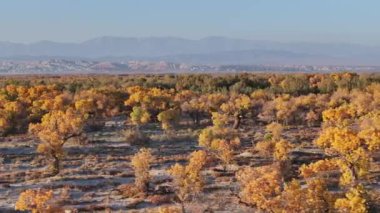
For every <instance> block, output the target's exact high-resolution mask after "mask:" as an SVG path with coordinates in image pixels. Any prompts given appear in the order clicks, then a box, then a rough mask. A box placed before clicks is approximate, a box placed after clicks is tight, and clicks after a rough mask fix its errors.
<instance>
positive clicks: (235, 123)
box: [233, 113, 241, 129]
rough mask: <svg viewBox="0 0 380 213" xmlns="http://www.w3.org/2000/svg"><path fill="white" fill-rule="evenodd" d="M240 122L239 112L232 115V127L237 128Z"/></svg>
mask: <svg viewBox="0 0 380 213" xmlns="http://www.w3.org/2000/svg"><path fill="white" fill-rule="evenodd" d="M240 123H241V114H240V113H237V114H236V115H235V117H234V125H233V128H234V129H238V128H239V126H240Z"/></svg>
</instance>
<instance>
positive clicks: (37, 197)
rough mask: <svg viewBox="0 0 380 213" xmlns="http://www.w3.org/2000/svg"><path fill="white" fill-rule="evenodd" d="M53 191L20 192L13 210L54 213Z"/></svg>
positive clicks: (29, 190) (30, 190)
mask: <svg viewBox="0 0 380 213" xmlns="http://www.w3.org/2000/svg"><path fill="white" fill-rule="evenodd" d="M52 199H53V191H51V190H32V189H28V190H26V191H24V192H22V193H21V194H20V196H19V198H18V200H17V202H16V204H15V210H18V211H31V212H32V213H45V212H46V213H48V212H51V213H53V212H54V208H53V206H52V203H50V202H51V201H52Z"/></svg>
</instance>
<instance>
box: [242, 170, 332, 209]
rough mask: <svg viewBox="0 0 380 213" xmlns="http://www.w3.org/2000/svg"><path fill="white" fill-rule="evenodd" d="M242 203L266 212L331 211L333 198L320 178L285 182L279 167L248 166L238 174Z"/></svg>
mask: <svg viewBox="0 0 380 213" xmlns="http://www.w3.org/2000/svg"><path fill="white" fill-rule="evenodd" d="M236 177H237V179H238V181H239V183H240V185H241V187H242V189H241V192H240V198H241V200H242V201H243V202H245V203H247V204H250V205H253V206H256V207H257V208H259V209H261V210H264V211H266V212H276V213H277V212H318V213H323V212H332V211H333V209H334V206H333V204H334V201H335V199H334V197H333V196H332V194H331V193H330V192H329V191H328V189H327V187H326V184H325V182H324V181H323V180H322V179H313V180H308V181H307V182H306V185H305V186H301V184H300V182H299V181H298V180H292V181H290V182H288V183H285V182H284V181H283V178H282V174H281V168H280V165H279V164H273V165H269V166H263V167H259V168H251V167H247V168H245V169H243V170H240V171H239V172H237V174H236Z"/></svg>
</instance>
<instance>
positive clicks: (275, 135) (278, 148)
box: [255, 122, 293, 162]
mask: <svg viewBox="0 0 380 213" xmlns="http://www.w3.org/2000/svg"><path fill="white" fill-rule="evenodd" d="M282 131H283V126H282V125H281V124H279V123H275V122H273V123H271V124H268V125H267V126H266V132H267V133H266V135H265V139H264V140H263V141H259V142H258V143H257V144H256V145H255V149H256V150H257V151H258V152H259V153H260V154H261V155H263V156H265V157H270V156H272V157H273V159H274V160H275V161H282V162H285V161H287V160H289V153H290V151H291V150H292V148H293V146H292V145H291V144H290V143H289V142H288V141H286V140H285V139H283V138H282V136H281V134H282Z"/></svg>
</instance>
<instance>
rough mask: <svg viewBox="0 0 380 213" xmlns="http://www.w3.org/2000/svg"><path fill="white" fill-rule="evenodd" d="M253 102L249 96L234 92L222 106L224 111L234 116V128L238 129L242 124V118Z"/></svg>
mask: <svg viewBox="0 0 380 213" xmlns="http://www.w3.org/2000/svg"><path fill="white" fill-rule="evenodd" d="M251 106H252V102H251V99H250V97H249V96H247V95H241V94H232V95H231V96H230V98H229V100H228V101H227V102H225V103H223V104H222V105H221V106H220V109H221V110H222V112H224V113H227V114H228V115H231V116H233V118H234V124H233V128H234V129H238V128H239V127H240V124H241V119H242V118H243V116H244V115H245V113H246V112H248V111H249V109H250V107H251Z"/></svg>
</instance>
